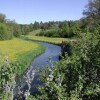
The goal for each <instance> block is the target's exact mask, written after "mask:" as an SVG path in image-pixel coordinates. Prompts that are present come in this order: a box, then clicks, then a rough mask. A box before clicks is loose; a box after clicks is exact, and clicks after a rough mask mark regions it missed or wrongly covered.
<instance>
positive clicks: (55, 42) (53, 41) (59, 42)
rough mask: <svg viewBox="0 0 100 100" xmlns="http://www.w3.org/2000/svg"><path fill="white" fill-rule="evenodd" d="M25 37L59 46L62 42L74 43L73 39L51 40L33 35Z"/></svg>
mask: <svg viewBox="0 0 100 100" xmlns="http://www.w3.org/2000/svg"><path fill="white" fill-rule="evenodd" d="M27 37H28V38H29V39H32V40H38V41H43V42H48V43H53V44H61V43H62V41H74V39H68V38H51V37H43V36H34V35H28V36H27Z"/></svg>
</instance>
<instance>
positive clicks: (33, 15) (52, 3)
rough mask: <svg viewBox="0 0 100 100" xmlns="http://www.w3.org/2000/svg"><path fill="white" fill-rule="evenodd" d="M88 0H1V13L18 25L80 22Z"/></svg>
mask: <svg viewBox="0 0 100 100" xmlns="http://www.w3.org/2000/svg"><path fill="white" fill-rule="evenodd" d="M87 3H88V0H1V1H0V13H3V14H5V15H6V16H7V18H8V19H11V20H14V19H15V21H16V22H17V23H22V24H26V23H27V24H29V23H31V22H32V23H33V22H34V21H39V22H40V21H43V22H47V21H63V20H78V19H80V18H81V17H82V16H83V15H82V12H83V9H84V7H85V5H86V4H87Z"/></svg>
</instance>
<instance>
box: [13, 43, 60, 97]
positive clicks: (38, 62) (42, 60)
mask: <svg viewBox="0 0 100 100" xmlns="http://www.w3.org/2000/svg"><path fill="white" fill-rule="evenodd" d="M39 43H40V44H42V45H43V46H44V47H45V53H43V54H41V55H40V56H38V57H37V58H35V59H34V60H33V62H32V63H31V66H30V68H29V69H28V71H27V72H26V74H25V75H24V76H23V77H22V78H21V79H20V82H19V81H18V85H19V86H20V87H21V91H26V90H28V89H29V87H30V86H28V84H27V82H26V79H27V77H32V78H33V77H34V78H33V80H32V82H31V88H30V92H31V94H33V95H34V94H35V93H36V92H37V89H36V88H37V87H38V85H40V84H41V82H40V80H39V79H40V78H39V76H38V74H36V71H35V70H36V69H40V68H42V67H45V66H46V65H49V66H50V67H53V64H54V63H55V62H56V61H59V54H60V52H61V47H60V46H57V45H54V44H50V43H45V42H39ZM25 77H26V78H25ZM15 92H16V93H15V94H17V92H19V90H18V86H17V87H16V89H15Z"/></svg>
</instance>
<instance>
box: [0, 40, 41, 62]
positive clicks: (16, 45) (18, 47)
mask: <svg viewBox="0 0 100 100" xmlns="http://www.w3.org/2000/svg"><path fill="white" fill-rule="evenodd" d="M38 46H39V45H38V44H37V43H34V42H28V41H25V40H21V39H17V38H14V39H12V40H6V41H0V58H2V59H4V56H8V59H9V61H13V62H14V61H16V60H17V58H18V56H19V55H20V54H23V53H25V52H28V51H32V50H35V49H37V48H38Z"/></svg>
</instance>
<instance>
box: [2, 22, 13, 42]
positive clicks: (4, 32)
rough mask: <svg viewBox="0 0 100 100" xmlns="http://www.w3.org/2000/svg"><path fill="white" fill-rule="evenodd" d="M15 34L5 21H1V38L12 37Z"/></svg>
mask: <svg viewBox="0 0 100 100" xmlns="http://www.w3.org/2000/svg"><path fill="white" fill-rule="evenodd" d="M12 37H13V34H12V33H11V30H10V29H9V27H8V26H7V25H5V24H3V23H0V40H5V39H11V38H12Z"/></svg>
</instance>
